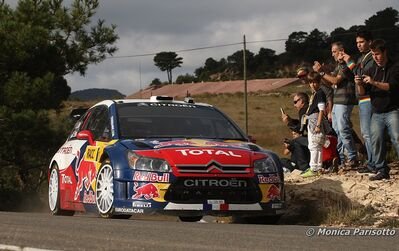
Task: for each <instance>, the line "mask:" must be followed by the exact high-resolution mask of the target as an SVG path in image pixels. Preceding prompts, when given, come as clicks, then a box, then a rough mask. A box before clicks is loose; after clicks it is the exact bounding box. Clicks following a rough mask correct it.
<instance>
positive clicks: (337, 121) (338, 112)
mask: <svg viewBox="0 0 399 251" xmlns="http://www.w3.org/2000/svg"><path fill="white" fill-rule="evenodd" d="M352 110H353V105H340V104H334V106H333V110H332V126H333V128H334V130H335V132H336V134H337V138H338V144H337V150H338V154H339V158H340V160H341V164H344V163H345V150H346V151H347V153H348V159H349V160H356V159H357V151H356V146H355V141H354V140H353V136H352V129H351V122H350V117H351V114H352Z"/></svg>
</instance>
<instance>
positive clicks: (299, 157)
mask: <svg viewBox="0 0 399 251" xmlns="http://www.w3.org/2000/svg"><path fill="white" fill-rule="evenodd" d="M289 128H290V130H291V134H292V138H291V139H287V138H285V139H284V140H283V146H284V155H290V154H291V157H290V159H288V158H282V159H281V161H282V162H283V164H284V166H285V167H286V168H288V169H289V170H290V171H293V170H294V169H298V170H301V171H305V170H306V169H308V167H309V161H310V152H309V149H308V138H307V137H305V136H303V134H302V132H301V130H300V125H299V123H298V124H296V125H292V126H289Z"/></svg>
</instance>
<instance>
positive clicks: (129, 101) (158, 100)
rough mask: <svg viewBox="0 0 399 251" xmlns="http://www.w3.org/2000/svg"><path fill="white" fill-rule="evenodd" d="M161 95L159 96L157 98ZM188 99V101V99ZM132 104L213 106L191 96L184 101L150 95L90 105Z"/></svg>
mask: <svg viewBox="0 0 399 251" xmlns="http://www.w3.org/2000/svg"><path fill="white" fill-rule="evenodd" d="M159 97H161V98H159ZM188 100H190V101H188ZM115 103H116V104H132V103H173V104H186V105H198V106H205V107H213V106H212V105H210V104H206V103H195V102H194V101H193V100H192V98H190V99H187V100H186V101H181V100H174V99H173V98H172V97H167V96H152V97H151V98H149V99H114V100H103V101H100V102H98V103H97V104H95V105H93V106H92V107H96V106H99V105H106V106H108V107H110V106H111V105H113V104H115Z"/></svg>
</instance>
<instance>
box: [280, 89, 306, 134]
mask: <svg viewBox="0 0 399 251" xmlns="http://www.w3.org/2000/svg"><path fill="white" fill-rule="evenodd" d="M293 103H294V107H295V109H297V111H298V119H293V118H291V117H290V116H289V115H288V114H286V113H285V112H282V113H281V119H282V120H283V122H284V123H285V124H286V125H287V126H288V127H290V128H292V127H294V126H297V125H301V121H302V120H303V119H302V118H303V115H305V113H306V110H307V109H308V106H309V96H308V94H306V93H304V92H297V93H295V94H294V98H293ZM300 130H301V132H302V133H303V134H305V131H306V128H304V127H302V128H301V129H300Z"/></svg>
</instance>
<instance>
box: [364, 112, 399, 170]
mask: <svg viewBox="0 0 399 251" xmlns="http://www.w3.org/2000/svg"><path fill="white" fill-rule="evenodd" d="M370 129H371V144H372V146H373V152H374V156H375V162H374V163H375V168H376V169H377V171H382V172H385V173H389V169H388V166H387V162H386V160H385V157H386V153H387V149H386V144H385V140H384V139H385V138H384V132H385V129H387V130H388V134H389V137H390V138H391V142H392V145H393V147H394V148H395V150H396V154H397V155H398V156H399V109H397V110H394V111H391V112H386V113H373V116H372V117H371V126H370Z"/></svg>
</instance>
